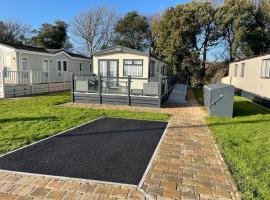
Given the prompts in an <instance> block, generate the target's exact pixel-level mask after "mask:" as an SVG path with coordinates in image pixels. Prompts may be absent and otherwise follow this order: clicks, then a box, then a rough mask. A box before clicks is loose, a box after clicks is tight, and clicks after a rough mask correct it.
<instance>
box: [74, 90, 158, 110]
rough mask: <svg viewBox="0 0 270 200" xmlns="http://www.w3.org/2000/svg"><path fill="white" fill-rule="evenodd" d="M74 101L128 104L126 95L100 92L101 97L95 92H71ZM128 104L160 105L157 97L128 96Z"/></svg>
mask: <svg viewBox="0 0 270 200" xmlns="http://www.w3.org/2000/svg"><path fill="white" fill-rule="evenodd" d="M73 101H74V102H75V103H93V104H99V103H101V104H112V105H128V97H127V96H124V95H106V94H102V95H101V99H100V98H99V95H98V94H96V93H77V92H74V93H73ZM100 101H101V102H100ZM129 102H130V106H143V107H160V103H159V99H158V97H144V96H130V101H129Z"/></svg>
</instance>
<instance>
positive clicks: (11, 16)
mask: <svg viewBox="0 0 270 200" xmlns="http://www.w3.org/2000/svg"><path fill="white" fill-rule="evenodd" d="M187 1H188V0H15V1H10V0H0V2H1V4H0V5H1V6H0V20H12V21H19V22H21V23H23V24H27V25H30V26H31V27H32V28H38V27H40V25H41V24H42V23H44V22H48V23H53V22H54V21H56V20H57V19H60V20H64V21H65V22H67V23H70V22H71V21H72V18H73V17H74V16H76V15H78V14H79V13H80V12H82V11H85V10H87V9H89V8H95V7H98V6H107V7H109V8H115V9H117V11H118V13H119V14H120V15H124V14H125V13H126V12H128V11H133V10H136V11H138V12H139V13H141V14H144V15H151V14H154V13H157V12H161V11H163V10H164V9H166V8H167V7H171V6H175V5H177V4H181V3H185V2H187Z"/></svg>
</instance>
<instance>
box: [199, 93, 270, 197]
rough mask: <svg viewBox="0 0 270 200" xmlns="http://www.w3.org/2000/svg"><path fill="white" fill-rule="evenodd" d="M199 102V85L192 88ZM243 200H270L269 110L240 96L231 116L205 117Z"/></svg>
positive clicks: (200, 94) (200, 97) (200, 99)
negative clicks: (232, 116)
mask: <svg viewBox="0 0 270 200" xmlns="http://www.w3.org/2000/svg"><path fill="white" fill-rule="evenodd" d="M194 94H195V96H196V98H198V99H199V102H200V103H201V104H202V102H203V101H202V99H203V98H202V88H197V89H194ZM206 121H207V123H208V125H209V127H210V129H211V131H212V133H213V134H214V136H215V138H216V141H217V143H218V145H219V147H220V149H221V151H222V154H223V157H224V159H225V160H226V162H227V164H228V166H229V169H230V171H231V173H232V175H233V177H234V179H235V181H236V183H237V185H238V188H239V190H240V191H241V193H242V198H243V199H250V200H251V199H258V200H262V199H270V112H269V111H267V110H265V109H263V108H261V107H259V106H256V105H254V104H253V103H251V102H249V101H248V100H246V99H243V98H241V97H239V96H237V97H235V102H234V118H232V119H230V118H217V117H207V118H206Z"/></svg>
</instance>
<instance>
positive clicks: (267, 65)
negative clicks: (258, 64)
mask: <svg viewBox="0 0 270 200" xmlns="http://www.w3.org/2000/svg"><path fill="white" fill-rule="evenodd" d="M261 78H270V59H266V60H263V61H262V68H261Z"/></svg>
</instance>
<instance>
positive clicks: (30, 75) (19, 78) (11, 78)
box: [0, 70, 72, 85]
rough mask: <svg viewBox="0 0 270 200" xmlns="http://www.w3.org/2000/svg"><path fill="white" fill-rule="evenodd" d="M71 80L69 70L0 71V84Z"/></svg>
mask: <svg viewBox="0 0 270 200" xmlns="http://www.w3.org/2000/svg"><path fill="white" fill-rule="evenodd" d="M71 80H72V73H71V72H57V71H50V72H40V71H4V70H3V71H0V84H1V85H3V84H5V85H29V84H41V83H55V82H65V81H66V82H67V81H71Z"/></svg>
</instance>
